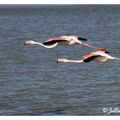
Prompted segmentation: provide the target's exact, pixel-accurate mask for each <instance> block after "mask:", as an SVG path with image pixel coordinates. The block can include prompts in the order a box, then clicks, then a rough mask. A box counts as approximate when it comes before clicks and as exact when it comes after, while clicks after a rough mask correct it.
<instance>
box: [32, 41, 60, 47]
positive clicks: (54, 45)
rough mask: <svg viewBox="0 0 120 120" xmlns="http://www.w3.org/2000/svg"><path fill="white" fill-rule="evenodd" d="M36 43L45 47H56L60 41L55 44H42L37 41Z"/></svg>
mask: <svg viewBox="0 0 120 120" xmlns="http://www.w3.org/2000/svg"><path fill="white" fill-rule="evenodd" d="M34 44H37V45H41V46H43V47H45V48H54V47H56V46H57V45H58V43H55V44H53V45H44V44H42V43H40V42H35V43H34Z"/></svg>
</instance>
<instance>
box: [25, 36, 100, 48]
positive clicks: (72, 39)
mask: <svg viewBox="0 0 120 120" xmlns="http://www.w3.org/2000/svg"><path fill="white" fill-rule="evenodd" d="M84 41H87V39H86V38H82V37H80V36H77V35H66V36H58V37H52V38H49V39H48V40H46V41H45V42H44V43H40V42H36V41H33V40H27V41H25V43H24V45H33V44H38V45H41V46H43V47H45V48H54V47H56V46H57V45H83V46H87V47H90V48H94V49H98V48H97V47H95V46H92V45H89V44H87V43H84Z"/></svg>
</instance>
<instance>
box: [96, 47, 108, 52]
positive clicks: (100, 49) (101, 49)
mask: <svg viewBox="0 0 120 120" xmlns="http://www.w3.org/2000/svg"><path fill="white" fill-rule="evenodd" d="M97 51H101V52H104V53H110V52H109V51H106V49H105V48H98V49H97Z"/></svg>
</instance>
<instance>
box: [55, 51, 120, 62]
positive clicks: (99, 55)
mask: <svg viewBox="0 0 120 120" xmlns="http://www.w3.org/2000/svg"><path fill="white" fill-rule="evenodd" d="M107 53H108V52H107V51H106V50H105V49H98V50H97V51H96V52H91V53H89V54H86V55H84V56H83V59H82V60H68V59H64V58H63V59H58V61H57V62H60V63H67V62H74V63H81V62H86V63H88V62H91V61H95V62H106V61H108V60H120V58H116V57H112V56H110V55H109V54H107Z"/></svg>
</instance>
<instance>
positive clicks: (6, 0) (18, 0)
mask: <svg viewBox="0 0 120 120" xmlns="http://www.w3.org/2000/svg"><path fill="white" fill-rule="evenodd" d="M0 4H120V0H0Z"/></svg>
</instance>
